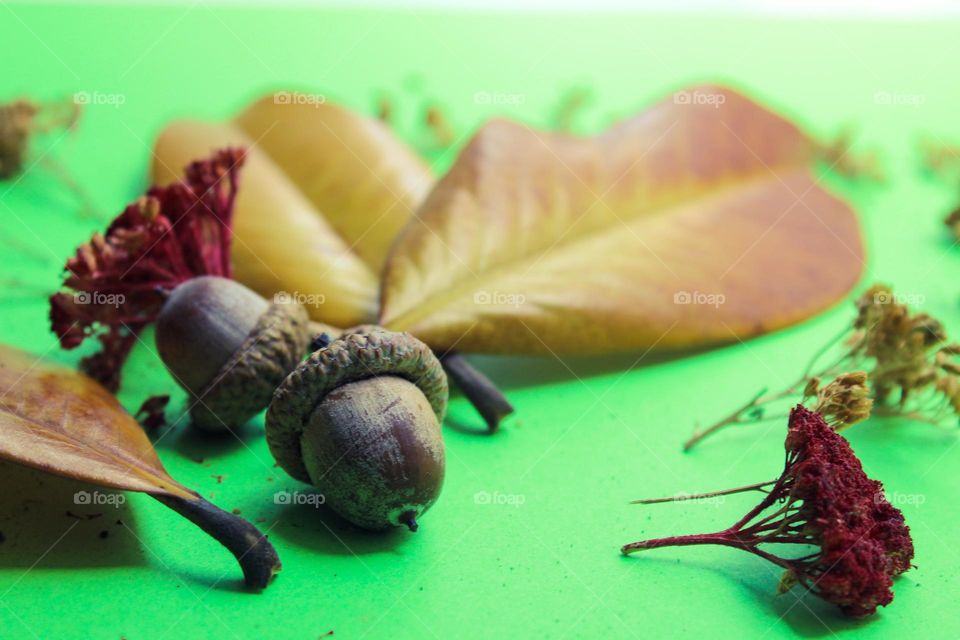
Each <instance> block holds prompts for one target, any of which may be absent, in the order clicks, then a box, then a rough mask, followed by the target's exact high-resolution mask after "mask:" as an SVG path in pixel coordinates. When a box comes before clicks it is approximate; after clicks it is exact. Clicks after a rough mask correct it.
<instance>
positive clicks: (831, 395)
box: [685, 285, 960, 449]
mask: <svg viewBox="0 0 960 640" xmlns="http://www.w3.org/2000/svg"><path fill="white" fill-rule="evenodd" d="M856 307H857V316H856V318H855V319H854V321H853V324H852V326H851V327H850V329H849V330H848V331H847V332H845V333H844V335H842V336H839V337H838V339H837V341H836V342H837V343H839V345H840V356H839V357H838V358H836V359H834V360H833V361H832V363H831V364H830V365H828V366H826V367H824V368H822V369H821V370H820V371H819V372H818V373H815V374H814V373H811V371H812V370H813V369H814V368H815V366H814V365H816V361H817V360H819V359H820V357H821V356H823V354H824V353H826V352H828V351H830V350H831V349H835V348H836V347H837V345H836V343H830V344H828V345H826V347H825V348H824V349H823V350H821V352H820V353H818V354H817V357H816V358H814V362H812V363H811V365H810V366H808V367H807V372H806V373H804V375H803V376H802V377H801V378H800V379H799V380H798V381H797V382H796V383H794V384H792V385H790V386H789V387H787V388H786V389H783V390H781V391H779V392H776V393H772V394H767V393H765V392H764V393H761V394H759V395H757V396H756V397H754V398H752V399H751V400H750V401H748V402H747V403H745V404H744V405H742V406H741V407H739V408H738V409H737V410H735V411H734V412H733V413H731V414H730V415H729V416H727V417H725V418H723V419H722V420H719V421H717V422H715V423H713V424H712V425H710V426H709V427H708V428H706V429H703V430H701V431H698V432H697V433H696V434H694V435H693V437H691V438H690V439H689V440H688V441H687V443H686V445H685V448H686V449H690V448H691V447H693V446H694V445H696V444H697V443H698V442H700V441H701V440H703V439H704V438H705V437H707V436H708V435H710V434H713V433H715V432H717V431H719V430H720V429H723V428H725V427H727V426H730V425H736V424H751V423H756V422H759V421H761V420H766V419H768V416H766V414H765V409H766V407H767V406H768V405H770V404H772V403H775V402H777V401H782V400H784V399H787V398H793V399H794V400H795V399H796V398H797V397H798V396H800V397H802V398H804V399H807V398H811V399H813V398H815V406H816V407H817V408H818V410H820V411H821V412H822V413H823V414H824V415H825V417H826V418H827V419H828V421H829V422H830V423H831V424H833V425H834V426H835V427H836V428H838V429H840V428H844V427H847V426H850V425H851V424H855V423H857V422H861V421H863V420H865V419H866V418H868V417H869V416H870V415H871V413H872V414H873V415H878V416H903V417H908V418H910V419H913V420H921V421H924V422H930V423H934V424H943V422H944V421H946V420H947V419H949V418H950V417H951V416H952V417H953V418H956V417H957V416H960V364H958V363H957V360H956V358H957V356H958V355H960V345H958V344H954V343H950V342H948V341H947V335H946V332H945V330H944V328H943V325H942V324H941V323H940V322H939V321H938V320H937V319H936V318H933V317H931V316H930V315H928V314H926V313H914V312H912V311H911V310H910V308H909V307H908V306H907V305H905V304H902V303H901V302H899V301H898V300H897V298H896V296H895V295H894V293H893V291H892V290H891V289H890V288H889V287H887V286H885V285H874V286H873V287H871V288H870V289H868V290H867V291H866V292H865V293H864V294H863V295H862V296H860V297H859V298H858V299H857V301H856ZM851 372H853V373H851ZM830 378H836V380H834V381H833V382H831V383H830V384H828V385H826V386H825V387H823V388H821V387H820V383H821V380H823V379H830ZM871 401H872V402H871ZM771 417H779V416H771Z"/></svg>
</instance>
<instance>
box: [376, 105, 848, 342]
mask: <svg viewBox="0 0 960 640" xmlns="http://www.w3.org/2000/svg"><path fill="white" fill-rule="evenodd" d="M815 152H816V145H815V144H813V143H812V142H811V140H810V139H809V138H807V137H806V136H805V135H804V134H803V133H802V132H801V131H800V130H799V129H798V128H797V127H795V126H794V125H793V124H791V123H790V122H788V121H787V120H785V119H783V118H782V117H780V116H778V115H776V114H774V113H772V112H770V111H768V110H766V109H764V108H763V107H761V106H759V105H757V104H756V103H754V102H752V101H750V100H749V99H747V98H745V97H744V96H742V95H740V94H738V93H736V92H734V91H731V90H729V89H723V88H717V87H698V88H695V89H690V90H688V91H685V92H679V93H677V94H674V96H673V97H671V98H668V99H666V100H664V101H661V102H659V103H658V104H656V105H654V106H653V107H652V108H650V109H649V110H647V111H645V112H643V113H641V114H640V115H638V116H636V117H634V118H632V119H630V120H627V121H625V122H623V123H621V124H619V125H616V126H615V127H613V128H611V129H610V130H608V131H607V132H605V133H603V134H601V135H598V136H596V137H593V138H579V137H573V136H569V135H563V134H551V133H544V132H540V131H535V130H532V129H530V128H528V127H526V126H523V125H521V124H518V123H514V122H509V121H506V120H495V121H492V122H490V123H488V124H487V125H485V126H484V127H483V128H482V129H480V131H479V132H478V133H477V134H476V135H475V137H474V138H473V140H472V141H471V142H470V143H469V144H468V145H467V147H466V148H465V149H464V150H463V151H462V153H461V154H460V156H459V158H458V159H457V161H456V163H455V164H454V166H453V167H452V168H451V170H450V171H449V173H448V174H447V175H446V176H444V177H443V178H442V179H441V180H440V181H439V183H438V184H437V186H436V187H435V189H434V190H433V191H432V192H431V194H430V196H429V197H428V198H427V200H426V202H425V203H424V204H423V206H422V207H421V209H420V211H419V212H418V215H417V217H416V218H415V219H414V220H413V221H411V223H410V224H409V226H408V227H406V229H405V230H404V231H403V232H402V234H401V236H400V238H399V239H398V240H397V243H396V244H395V245H394V249H393V252H392V253H391V256H390V259H389V261H388V263H387V267H386V271H385V276H384V282H383V294H382V295H383V306H382V309H381V323H382V324H384V325H385V326H387V327H388V328H390V329H394V330H406V331H410V332H412V333H413V334H414V335H416V336H417V337H419V338H421V339H422V340H424V341H426V342H427V343H429V344H430V345H431V346H432V347H434V348H435V349H447V348H452V347H454V346H455V347H456V348H457V349H458V350H460V351H465V352H470V351H476V352H496V353H542V352H549V351H553V352H558V353H562V352H581V353H598V352H612V351H622V350H628V349H638V348H645V347H650V346H658V347H682V346H691V345H701V344H709V343H717V342H723V341H729V340H732V339H734V338H735V337H736V338H746V337H748V336H752V335H756V334H759V333H763V332H766V331H771V330H774V329H778V328H780V327H784V326H787V325H790V324H793V323H795V322H799V321H800V320H803V319H805V318H807V317H809V316H811V315H813V314H815V313H817V312H818V311H821V310H823V309H824V308H826V307H828V306H830V305H831V304H833V303H835V302H836V301H837V300H839V299H840V298H841V297H842V296H843V295H844V294H845V293H846V292H847V291H849V289H850V288H851V287H852V286H853V285H854V283H855V282H856V281H857V279H858V277H859V275H860V272H861V268H862V261H863V249H862V245H861V239H860V233H859V229H858V225H857V221H856V218H855V216H854V214H853V212H852V211H851V209H850V208H849V207H848V206H847V205H846V204H845V203H843V202H842V201H841V200H839V199H837V198H836V197H834V196H832V195H831V194H829V193H828V192H826V191H825V190H824V189H822V188H821V187H819V186H818V185H817V183H816V181H815V180H814V178H813V177H812V175H811V173H810V170H809V165H810V163H811V162H812V160H813V157H814V154H815Z"/></svg>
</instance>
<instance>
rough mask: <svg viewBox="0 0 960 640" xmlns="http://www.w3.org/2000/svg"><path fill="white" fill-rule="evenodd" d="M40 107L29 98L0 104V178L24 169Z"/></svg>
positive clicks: (5, 177)
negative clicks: (29, 142) (28, 144)
mask: <svg viewBox="0 0 960 640" xmlns="http://www.w3.org/2000/svg"><path fill="white" fill-rule="evenodd" d="M39 111H40V107H39V106H37V104H36V103H34V102H30V101H29V100H15V101H13V102H10V103H8V104H4V105H0V180H6V179H7V178H12V177H13V176H15V175H17V174H18V173H20V172H21V171H22V170H23V164H24V159H25V157H26V155H27V143H28V141H29V139H30V134H31V132H32V131H33V124H34V120H35V119H36V117H37V113H38V112H39Z"/></svg>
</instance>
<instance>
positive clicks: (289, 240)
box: [152, 94, 432, 326]
mask: <svg viewBox="0 0 960 640" xmlns="http://www.w3.org/2000/svg"><path fill="white" fill-rule="evenodd" d="M276 95H281V94H275V96H276ZM275 96H268V97H266V98H264V99H262V100H260V101H258V102H256V103H254V104H253V105H252V106H251V107H250V108H249V109H247V110H246V111H244V112H243V113H241V114H240V115H239V116H238V117H237V118H236V119H235V120H234V121H233V122H232V123H229V124H209V123H201V122H194V121H191V122H177V123H174V124H171V125H170V126H168V127H167V128H166V129H165V130H164V131H163V133H162V134H161V135H160V137H159V138H158V140H157V142H156V146H155V150H154V162H153V168H152V172H153V179H154V181H155V182H157V183H160V184H166V183H169V182H172V181H173V180H176V179H177V178H178V177H179V171H180V168H181V167H183V166H184V165H185V164H186V163H188V162H190V161H191V160H193V159H194V158H197V157H201V156H204V155H206V154H208V153H209V152H210V151H211V150H212V149H216V148H220V147H223V146H226V145H244V146H247V147H248V148H249V154H248V156H247V165H246V167H245V169H244V176H243V188H242V189H241V190H240V195H239V198H238V200H237V208H236V215H235V220H234V232H235V240H234V245H233V258H234V268H235V271H236V273H235V277H236V279H237V280H238V281H240V282H242V283H244V284H246V285H247V286H249V287H251V288H252V289H254V290H256V291H257V292H259V293H260V294H261V295H263V296H266V297H270V296H272V295H273V294H275V293H277V292H279V291H285V292H287V293H289V294H291V295H292V294H297V295H301V296H313V298H312V301H313V302H314V304H310V303H309V301H310V300H311V299H309V298H307V300H308V304H306V305H305V306H306V307H307V309H308V311H310V313H311V315H312V316H313V317H314V319H316V320H322V321H324V322H328V323H331V324H334V325H338V326H352V325H356V324H360V323H364V322H370V321H372V320H374V319H375V318H376V316H377V310H378V307H379V300H378V291H379V274H380V271H381V269H382V266H383V262H384V260H385V258H386V255H387V252H388V248H389V246H390V243H392V241H393V240H394V238H395V237H396V235H397V233H398V231H399V230H400V228H401V227H402V226H403V225H404V224H406V222H407V220H408V219H409V218H410V217H411V215H412V213H413V211H414V210H415V208H416V206H417V205H418V204H419V203H420V202H421V200H422V198H423V196H424V195H425V193H426V191H427V190H428V189H429V187H430V186H431V184H432V178H431V176H430V174H429V171H428V169H427V168H426V166H425V165H424V163H423V162H422V161H421V160H420V159H419V158H418V157H417V156H416V155H415V154H414V153H413V151H412V150H410V149H409V148H407V147H406V146H405V145H404V144H403V143H401V142H400V141H399V140H398V139H396V138H395V137H394V136H393V134H392V133H391V132H390V130H389V129H388V128H387V127H386V126H385V125H384V124H383V123H381V122H379V121H376V120H373V119H370V118H366V117H363V116H360V115H357V114H354V113H351V112H350V111H348V110H346V109H344V108H342V107H339V106H336V105H333V104H330V103H322V104H316V103H311V104H297V103H295V101H292V100H291V103H287V104H284V103H283V101H282V100H276V99H275Z"/></svg>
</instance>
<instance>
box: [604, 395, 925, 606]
mask: <svg viewBox="0 0 960 640" xmlns="http://www.w3.org/2000/svg"><path fill="white" fill-rule="evenodd" d="M785 446H786V451H787V458H786V464H785V466H784V470H783V473H782V474H781V476H780V477H779V478H778V479H776V480H774V481H771V482H767V483H760V484H757V485H750V486H749V487H742V488H740V489H733V490H728V491H721V492H716V493H712V494H701V496H697V497H706V496H714V495H725V494H729V493H736V492H738V491H744V490H757V489H763V490H766V491H768V493H767V495H766V496H765V497H764V499H763V500H762V501H761V502H760V504H758V505H757V506H756V507H754V508H753V509H751V510H750V511H749V512H748V513H747V514H746V515H745V516H744V517H743V518H741V519H740V520H739V521H738V522H736V523H735V524H734V525H733V526H731V527H730V528H728V529H725V530H724V531H720V532H718V533H711V534H705V535H692V536H675V537H669V538H660V539H656V540H645V541H642V542H634V543H632V544H628V545H626V546H624V547H623V549H622V551H623V553H625V554H629V553H632V552H634V551H639V550H642V549H654V548H657V547H668V546H683V545H696V544H717V545H723V546H727V547H734V548H737V549H742V550H744V551H748V552H750V553H753V554H754V555H757V556H759V557H761V558H764V559H765V560H769V561H770V562H772V563H774V564H776V565H778V566H780V567H783V569H785V570H786V573H785V574H784V576H783V579H782V580H781V581H780V591H781V592H784V591H786V590H788V589H790V588H791V587H792V586H794V585H795V584H801V585H803V586H804V587H806V588H807V589H809V590H810V591H811V592H812V593H814V594H815V595H817V596H819V597H821V598H823V599H824V600H826V601H828V602H831V603H833V604H835V605H837V606H839V607H840V609H841V610H842V611H843V612H844V613H845V614H846V615H849V616H852V617H860V616H865V615H869V614H872V613H875V612H876V610H877V607H878V606H885V605H887V604H889V603H890V602H891V601H892V600H893V592H892V591H891V586H892V584H893V578H894V577H895V576H897V575H899V574H901V573H903V572H904V571H906V570H907V569H909V568H910V562H911V560H912V559H913V541H912V540H911V539H910V530H909V528H908V527H907V526H906V524H904V520H903V514H902V513H901V512H900V511H899V510H898V509H897V508H895V507H894V506H893V505H891V504H890V503H889V502H888V501H887V499H886V498H885V497H884V495H883V485H882V484H880V483H879V482H877V481H876V480H871V479H870V478H868V477H867V475H866V474H865V473H864V471H863V467H862V465H861V464H860V461H859V460H858V459H857V457H856V455H854V453H853V450H852V449H851V448H850V445H849V444H847V441H846V440H845V439H844V438H843V437H842V436H840V435H838V434H837V433H836V432H835V431H834V430H833V429H832V428H831V427H830V426H829V425H828V424H827V423H826V422H825V421H824V419H823V417H822V416H821V415H820V414H818V413H815V412H813V411H810V410H808V409H806V408H804V407H803V406H802V405H798V406H797V407H796V408H794V409H793V411H791V413H790V425H789V430H788V433H787V440H786V445H785ZM690 497H691V496H686V498H687V499H689V498H690ZM682 498H683V497H681V498H678V499H682ZM661 501H663V500H647V501H641V502H647V503H649V502H661ZM771 509H772V510H773V511H772V513H769V514H768V515H763V514H764V513H765V512H767V511H768V510H771ZM766 544H796V545H804V546H809V547H815V548H816V550H814V551H812V552H811V553H809V554H807V555H803V556H799V557H793V558H784V557H780V556H777V555H774V554H773V553H770V552H768V551H765V550H763V549H761V548H760V545H766Z"/></svg>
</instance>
